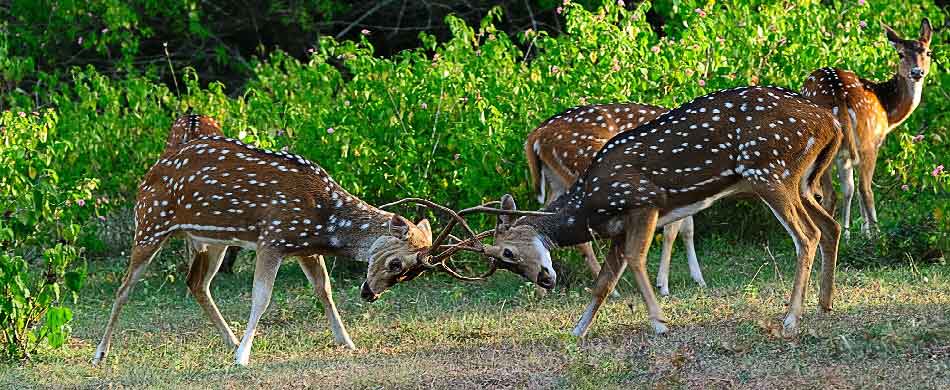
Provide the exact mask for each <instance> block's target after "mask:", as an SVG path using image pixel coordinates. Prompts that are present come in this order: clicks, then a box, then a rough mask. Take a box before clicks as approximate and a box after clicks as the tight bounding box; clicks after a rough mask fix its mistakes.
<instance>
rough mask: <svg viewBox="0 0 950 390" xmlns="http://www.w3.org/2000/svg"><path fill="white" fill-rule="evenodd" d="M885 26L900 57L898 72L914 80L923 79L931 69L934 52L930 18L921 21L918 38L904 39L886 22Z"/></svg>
mask: <svg viewBox="0 0 950 390" xmlns="http://www.w3.org/2000/svg"><path fill="white" fill-rule="evenodd" d="M883 27H884V33H885V35H886V36H887V41H888V42H890V43H891V46H894V50H897V55H898V56H899V57H900V63H899V64H898V65H897V72H898V74H900V75H901V76H903V77H905V78H907V79H909V80H913V81H914V82H919V81H921V80H923V79H924V76H926V75H927V72H928V70H929V69H930V57H931V55H932V54H933V53H932V52H931V51H930V38H931V36H932V35H933V28H932V27H931V26H930V20H928V19H926V18H925V19H924V20H923V21H922V22H920V35H919V36H918V38H917V39H909V40H908V39H903V38H901V37H900V35H898V34H897V32H895V31H894V29H892V28H890V27H889V26H888V25H886V24H884V25H883Z"/></svg>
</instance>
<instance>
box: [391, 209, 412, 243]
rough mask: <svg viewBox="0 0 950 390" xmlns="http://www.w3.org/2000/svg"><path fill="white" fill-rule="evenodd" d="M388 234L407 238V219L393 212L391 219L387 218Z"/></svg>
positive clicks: (403, 238) (401, 238)
mask: <svg viewBox="0 0 950 390" xmlns="http://www.w3.org/2000/svg"><path fill="white" fill-rule="evenodd" d="M389 234H390V235H392V236H393V237H396V238H398V239H400V240H406V239H409V221H407V220H406V219H405V218H403V217H400V216H398V215H395V214H393V217H392V219H390V220H389Z"/></svg>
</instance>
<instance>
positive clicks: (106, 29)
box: [100, 28, 109, 34]
mask: <svg viewBox="0 0 950 390" xmlns="http://www.w3.org/2000/svg"><path fill="white" fill-rule="evenodd" d="M100 32H101V33H103V34H105V33H107V32H109V29H108V28H104V29H102V30H100Z"/></svg>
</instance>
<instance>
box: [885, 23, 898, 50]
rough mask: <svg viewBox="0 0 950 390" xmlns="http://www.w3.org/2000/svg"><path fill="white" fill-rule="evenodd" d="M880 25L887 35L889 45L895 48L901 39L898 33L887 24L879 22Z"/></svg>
mask: <svg viewBox="0 0 950 390" xmlns="http://www.w3.org/2000/svg"><path fill="white" fill-rule="evenodd" d="M881 27H884V35H885V36H887V41H888V42H890V43H891V45H892V46H894V48H897V45H898V44H900V43H901V41H903V39H901V37H900V35H897V32H896V31H894V29H893V28H891V26H888V25H886V24H884V23H881Z"/></svg>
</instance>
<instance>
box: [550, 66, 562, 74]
mask: <svg viewBox="0 0 950 390" xmlns="http://www.w3.org/2000/svg"><path fill="white" fill-rule="evenodd" d="M560 71H561V68H558V67H557V65H551V73H553V74H558V73H559V72H560Z"/></svg>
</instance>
